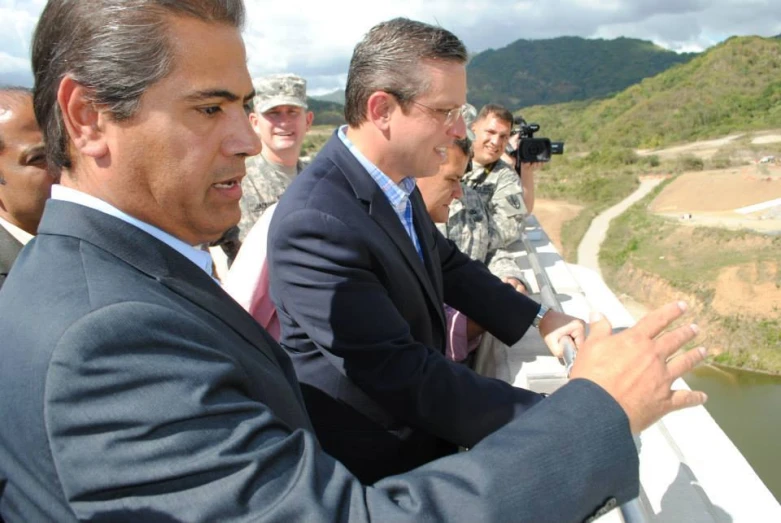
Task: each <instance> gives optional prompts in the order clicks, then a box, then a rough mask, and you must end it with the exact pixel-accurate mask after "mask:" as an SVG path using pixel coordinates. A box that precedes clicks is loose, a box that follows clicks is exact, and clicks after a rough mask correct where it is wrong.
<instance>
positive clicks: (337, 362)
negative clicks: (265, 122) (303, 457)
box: [268, 135, 541, 481]
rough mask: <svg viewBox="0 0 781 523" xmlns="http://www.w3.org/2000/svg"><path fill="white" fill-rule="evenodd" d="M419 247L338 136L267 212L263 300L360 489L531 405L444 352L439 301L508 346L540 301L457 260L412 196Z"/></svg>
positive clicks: (330, 442) (321, 433)
mask: <svg viewBox="0 0 781 523" xmlns="http://www.w3.org/2000/svg"><path fill="white" fill-rule="evenodd" d="M410 200H411V203H412V208H413V215H414V223H415V230H416V232H417V236H418V239H419V241H420V246H421V249H422V251H423V259H424V261H422V260H421V258H420V256H419V255H418V253H417V251H416V250H415V247H414V245H413V243H412V241H411V240H410V238H409V236H408V235H407V233H406V231H405V229H404V227H403V226H402V224H401V222H400V220H399V218H398V216H397V215H396V213H395V212H394V210H393V208H392V207H391V205H390V203H389V202H388V199H387V197H386V196H385V194H384V193H383V192H382V191H381V189H380V188H379V186H378V185H377V183H376V182H375V181H374V180H373V179H372V178H371V177H370V175H369V174H368V173H367V172H366V170H365V169H364V168H363V166H361V164H360V163H359V162H358V161H357V160H356V158H355V157H354V156H353V155H352V154H351V153H350V151H349V150H348V149H347V147H346V146H345V145H344V144H343V143H342V141H341V140H340V139H339V137H338V136H336V135H334V136H333V137H332V138H331V140H330V141H329V142H328V143H327V144H326V145H325V147H324V148H323V149H322V151H320V153H318V155H317V157H316V158H315V160H314V161H313V162H312V164H311V165H310V166H309V167H308V168H307V169H305V170H304V172H302V173H301V174H300V175H298V176H297V177H296V179H295V180H294V182H293V183H292V185H291V186H290V187H289V188H288V189H287V191H286V192H285V194H284V195H283V197H282V199H281V201H280V203H279V205H278V207H277V209H276V211H275V213H274V217H273V218H272V222H271V228H270V233H269V235H270V236H269V249H268V252H269V260H270V271H269V274H270V278H271V293H272V298H273V300H274V302H275V304H276V306H277V310H278V313H279V319H280V323H281V327H282V338H281V340H280V342H281V343H282V345H283V347H285V348H286V349H287V350H288V352H289V353H290V355H291V357H292V359H293V363H294V365H295V367H296V372H297V373H298V377H299V380H300V381H301V384H302V390H303V393H304V398H305V400H306V402H307V407H308V410H309V413H310V416H311V417H312V421H313V423H314V426H315V430H316V432H317V436H318V438H319V439H320V442H321V443H322V445H323V447H324V448H325V450H326V451H327V452H329V453H331V454H332V455H333V456H335V457H336V458H337V459H339V460H340V461H342V462H343V463H344V464H346V465H347V466H348V468H350V470H352V471H353V472H354V473H355V474H357V475H358V477H360V478H362V479H363V480H365V481H374V480H376V479H378V478H381V477H384V476H387V475H391V474H398V473H400V472H404V471H407V470H410V469H413V468H415V467H417V466H420V465H422V464H423V463H427V462H429V461H431V460H433V459H436V458H438V457H440V456H443V455H447V454H450V453H453V452H455V451H456V450H457V448H458V446H459V445H460V446H463V447H472V446H474V445H475V444H476V443H477V442H478V441H480V440H481V439H482V438H484V437H485V436H486V435H487V434H490V433H491V432H493V431H494V430H496V429H497V428H499V427H500V426H502V425H504V424H505V423H507V422H508V421H509V420H510V419H512V418H513V417H515V416H517V415H518V414H520V413H521V412H523V411H524V410H525V409H527V408H529V407H530V406H532V405H534V404H535V403H536V402H537V401H539V400H540V398H541V397H540V396H539V395H537V394H535V393H532V392H529V391H526V390H523V389H518V388H514V387H512V386H510V385H508V384H506V383H503V382H501V381H498V380H493V379H489V378H485V377H482V376H479V375H477V374H476V373H474V372H473V371H472V370H470V369H468V368H467V367H466V366H464V365H460V364H456V363H453V362H451V361H449V360H447V359H446V358H445V357H444V349H445V316H444V311H443V306H442V305H443V303H447V304H448V305H450V306H452V307H455V308H456V309H458V310H460V311H462V312H463V313H465V314H466V315H467V316H468V317H470V318H472V319H473V320H475V321H476V322H477V323H478V324H480V325H482V326H483V327H485V328H487V329H488V330H489V331H490V332H491V333H493V334H494V335H495V336H496V337H497V338H499V339H500V340H502V341H503V342H505V343H507V344H512V343H514V342H516V341H517V340H518V339H520V337H521V336H522V335H523V334H524V332H525V331H526V329H527V328H528V327H529V326H530V324H531V322H532V320H533V319H534V317H535V315H536V313H537V310H538V308H539V304H537V303H535V302H534V301H532V300H530V299H529V298H527V297H526V296H523V295H522V294H520V293H518V292H516V291H515V290H514V289H512V288H511V287H510V286H509V285H506V284H504V283H502V282H501V281H500V280H499V279H498V278H496V277H495V276H493V275H492V274H491V273H490V272H489V271H488V270H487V269H486V268H485V266H484V265H483V264H482V263H480V262H477V261H474V260H471V259H470V258H468V257H467V256H466V255H464V254H463V253H461V252H460V251H459V250H458V249H457V247H456V246H455V244H454V243H453V242H452V241H450V240H447V239H445V238H444V237H443V236H442V235H441V234H440V233H439V231H438V230H437V228H436V227H435V226H434V224H433V222H432V221H431V219H430V217H429V215H428V213H427V212H426V208H425V205H424V203H423V200H422V198H421V196H420V192H419V191H418V190H417V189H416V190H415V191H414V192H413V193H412V195H411V198H410Z"/></svg>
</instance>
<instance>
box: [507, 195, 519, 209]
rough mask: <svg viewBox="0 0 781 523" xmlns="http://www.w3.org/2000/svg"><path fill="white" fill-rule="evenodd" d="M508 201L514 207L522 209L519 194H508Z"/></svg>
mask: <svg viewBox="0 0 781 523" xmlns="http://www.w3.org/2000/svg"><path fill="white" fill-rule="evenodd" d="M507 202H508V203H509V204H510V205H512V206H513V207H514V208H516V209H518V210H520V209H521V199H520V198H518V195H517V194H510V195H508V196H507Z"/></svg>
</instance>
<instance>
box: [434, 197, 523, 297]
mask: <svg viewBox="0 0 781 523" xmlns="http://www.w3.org/2000/svg"><path fill="white" fill-rule="evenodd" d="M462 190H463V195H462V196H461V197H460V198H459V199H457V200H454V201H453V203H452V204H450V217H449V218H448V220H447V223H446V224H445V223H438V224H437V228H438V229H439V230H440V232H441V233H442V234H443V235H444V236H445V237H446V238H449V239H451V240H453V241H454V242H455V244H456V245H458V248H459V249H460V250H461V252H463V253H464V254H466V255H467V256H469V257H470V258H472V259H475V260H480V261H482V262H484V263H485V264H486V265H487V266H488V269H489V270H490V271H491V272H492V273H494V274H495V275H497V276H499V277H500V278H502V280H503V281H505V282H506V283H509V284H511V285H513V286H514V287H515V288H516V289H518V290H525V288H526V285H525V284H524V280H523V277H522V275H521V269H520V268H519V267H518V264H517V263H515V259H514V256H513V254H512V253H510V252H508V251H506V250H504V248H503V247H504V241H503V240H502V237H501V236H500V234H499V231H498V230H497V228H496V224H495V223H494V220H493V218H492V217H491V215H490V214H488V213H487V212H486V210H485V207H484V206H483V201H482V198H481V197H480V194H479V193H478V192H477V191H475V190H474V189H472V188H471V187H469V186H464V187H462ZM520 286H522V287H520Z"/></svg>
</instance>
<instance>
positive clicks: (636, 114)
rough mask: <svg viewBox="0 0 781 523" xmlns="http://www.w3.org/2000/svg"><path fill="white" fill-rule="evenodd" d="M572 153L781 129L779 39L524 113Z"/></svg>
mask: <svg viewBox="0 0 781 523" xmlns="http://www.w3.org/2000/svg"><path fill="white" fill-rule="evenodd" d="M521 112H522V114H523V116H524V118H526V120H527V121H530V122H531V121H534V122H538V123H540V124H541V126H542V128H543V129H542V131H541V135H545V136H550V137H551V138H553V139H562V140H566V141H567V142H568V143H567V147H568V151H569V152H571V151H576V150H579V149H580V150H584V149H589V150H593V149H605V148H607V147H611V148H613V147H629V148H635V147H640V148H653V147H659V146H664V145H670V144H673V143H677V142H682V141H689V140H694V139H701V138H708V137H717V136H723V135H725V134H729V133H731V132H734V131H739V130H751V129H763V128H772V127H779V126H781V41H779V40H778V39H775V38H761V37H733V38H730V39H729V40H727V41H725V42H723V43H722V44H719V45H718V46H715V47H713V48H711V49H709V50H708V51H707V52H705V53H703V54H701V55H699V56H697V57H696V58H694V59H693V60H691V61H690V62H688V63H686V64H680V65H677V66H675V67H673V68H671V69H670V70H667V71H665V72H663V73H661V74H659V75H657V76H655V77H653V78H648V79H645V80H643V81H642V82H640V83H639V84H636V85H633V86H632V87H629V88H628V89H626V90H624V91H623V92H621V93H619V94H618V95H616V96H614V97H612V98H610V99H606V100H597V101H591V102H573V103H565V104H558V105H549V106H534V107H529V108H525V109H523V110H522V111H521Z"/></svg>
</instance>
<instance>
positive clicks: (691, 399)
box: [668, 390, 708, 412]
mask: <svg viewBox="0 0 781 523" xmlns="http://www.w3.org/2000/svg"><path fill="white" fill-rule="evenodd" d="M706 401H708V396H707V394H705V393H704V392H701V391H699V390H676V391H673V393H672V397H671V398H670V406H671V408H670V410H668V412H672V411H675V410H681V409H685V408H688V407H696V406H697V405H702V404H703V403H705V402H706Z"/></svg>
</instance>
